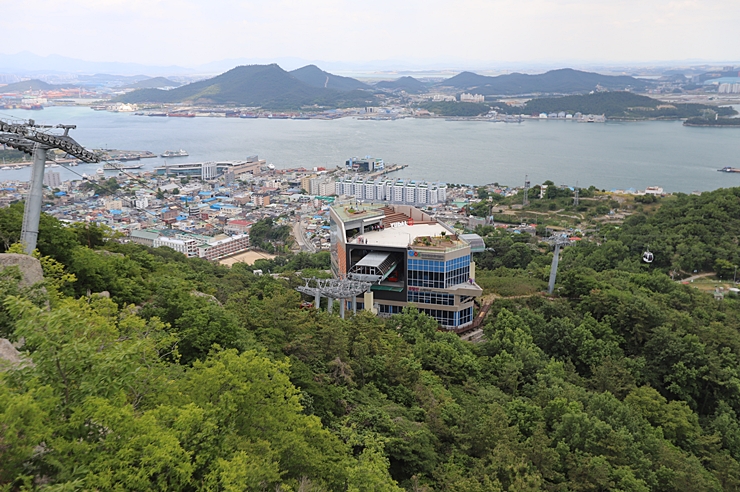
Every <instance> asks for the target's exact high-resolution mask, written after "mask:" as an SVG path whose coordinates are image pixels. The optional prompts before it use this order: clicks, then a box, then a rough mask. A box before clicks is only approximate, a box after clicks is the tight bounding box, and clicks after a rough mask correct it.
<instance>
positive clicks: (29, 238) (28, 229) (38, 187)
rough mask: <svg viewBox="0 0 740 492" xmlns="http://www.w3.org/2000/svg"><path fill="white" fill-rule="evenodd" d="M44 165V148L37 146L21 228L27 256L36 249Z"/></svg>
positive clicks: (34, 150)
mask: <svg viewBox="0 0 740 492" xmlns="http://www.w3.org/2000/svg"><path fill="white" fill-rule="evenodd" d="M45 165H46V148H45V147H42V146H40V145H37V146H36V148H34V149H33V167H32V168H31V187H30V189H29V190H28V196H26V203H25V205H24V209H23V227H22V229H21V243H22V244H23V247H24V248H25V250H26V253H28V254H29V255H30V254H31V253H33V250H34V249H36V242H37V240H38V237H39V221H40V220H41V202H42V201H43V199H44V166H45Z"/></svg>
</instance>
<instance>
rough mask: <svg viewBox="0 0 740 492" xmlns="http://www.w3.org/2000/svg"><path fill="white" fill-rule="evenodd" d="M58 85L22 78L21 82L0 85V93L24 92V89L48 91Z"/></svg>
mask: <svg viewBox="0 0 740 492" xmlns="http://www.w3.org/2000/svg"><path fill="white" fill-rule="evenodd" d="M57 87H58V86H55V85H52V84H47V83H46V82H44V81H42V80H24V81H23V82H15V83H13V84H8V85H6V86H4V87H0V93H2V94H6V93H8V92H26V91H49V90H52V89H55V88H57Z"/></svg>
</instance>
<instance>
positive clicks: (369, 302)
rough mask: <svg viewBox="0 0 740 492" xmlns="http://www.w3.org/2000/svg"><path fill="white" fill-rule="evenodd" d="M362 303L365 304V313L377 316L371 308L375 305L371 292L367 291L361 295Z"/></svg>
mask: <svg viewBox="0 0 740 492" xmlns="http://www.w3.org/2000/svg"><path fill="white" fill-rule="evenodd" d="M363 302H364V304H365V311H370V312H371V313H373V314H378V313H376V312H375V308H374V307H373V306H374V304H375V296H374V295H373V292H372V291H370V290H369V291H367V292H365V294H364V295H363Z"/></svg>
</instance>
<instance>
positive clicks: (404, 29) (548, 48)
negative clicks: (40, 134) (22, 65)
mask: <svg viewBox="0 0 740 492" xmlns="http://www.w3.org/2000/svg"><path fill="white" fill-rule="evenodd" d="M739 30H740V0H454V1H447V0H437V1H435V0H370V1H369V0H302V1H294V0H64V1H59V0H22V1H18V0H0V33H2V40H3V43H2V46H0V53H5V54H14V53H19V52H22V51H30V52H32V53H35V54H37V55H42V56H46V55H50V54H57V55H63V56H68V57H72V58H77V59H83V60H89V61H114V62H134V63H143V64H149V65H179V66H183V67H195V66H199V65H202V64H206V63H208V62H213V61H217V60H223V59H231V58H239V59H245V58H246V59H255V60H270V59H278V58H285V57H295V58H301V59H304V60H326V61H337V62H371V61H382V60H396V61H404V62H409V63H413V64H414V65H415V66H420V65H423V64H424V63H429V64H433V63H436V64H439V63H451V64H453V63H454V64H457V65H459V66H462V65H468V66H478V67H481V68H482V67H485V66H492V67H493V66H495V65H497V64H499V65H501V64H507V63H509V64H511V63H543V62H544V63H558V62H564V63H565V62H591V63H651V62H665V61H682V60H706V61H738V60H740V43H739V42H737V32H738V31H739Z"/></svg>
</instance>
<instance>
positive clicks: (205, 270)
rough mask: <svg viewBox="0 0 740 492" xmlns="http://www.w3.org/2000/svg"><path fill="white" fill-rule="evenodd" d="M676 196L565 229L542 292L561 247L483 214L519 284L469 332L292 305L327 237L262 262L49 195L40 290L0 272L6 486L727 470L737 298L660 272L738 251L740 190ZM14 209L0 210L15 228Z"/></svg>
mask: <svg viewBox="0 0 740 492" xmlns="http://www.w3.org/2000/svg"><path fill="white" fill-rule="evenodd" d="M663 200H665V199H661V201H660V202H659V203H658V205H659V208H658V210H657V212H655V213H652V212H651V213H650V214H647V215H646V214H642V213H638V214H636V215H634V216H633V217H632V218H630V219H629V220H628V221H626V222H625V223H624V224H623V225H622V226H621V227H620V228H615V227H614V226H604V227H603V228H602V230H600V231H598V234H595V235H594V240H589V239H588V238H585V239H584V240H582V241H580V242H579V243H578V244H577V245H574V246H570V247H567V248H565V249H564V252H563V259H562V261H561V269H560V272H559V276H558V282H557V284H556V293H557V295H556V296H554V297H552V298H549V297H545V296H543V295H540V293H539V292H537V291H538V290H539V289H541V288H542V286H543V285H544V283H545V281H546V279H547V275H548V271H549V265H550V262H551V260H552V253H551V252H550V251H549V248H547V247H546V246H544V245H538V244H536V240H535V239H534V238H532V237H531V236H529V235H527V234H511V233H509V232H507V231H502V230H498V229H496V230H494V229H493V228H491V227H487V228H480V229H479V230H478V232H479V233H480V234H481V235H483V236H484V240H485V241H486V245H487V247H488V250H487V251H486V252H484V253H480V254H477V256H476V263H477V265H478V266H479V269H480V270H481V271H480V272H479V278H480V282H481V284H482V285H484V287H485V288H486V289H487V292H497V291H498V292H499V294H503V295H511V296H516V297H513V298H504V299H499V300H497V301H496V302H495V303H494V304H493V307H492V310H491V312H490V314H489V316H488V318H487V319H486V321H485V323H484V334H485V336H484V341H483V342H481V343H477V344H472V343H469V342H464V341H462V340H461V339H460V338H459V337H458V336H456V335H454V334H451V333H446V332H442V331H439V330H438V329H437V323H436V322H435V321H434V320H433V319H431V318H429V317H427V316H424V315H420V314H419V313H418V312H416V311H415V310H414V309H408V310H406V311H405V312H404V313H402V314H400V315H396V316H393V317H391V318H388V319H383V318H378V317H375V316H371V315H369V314H367V313H364V312H363V313H358V315H357V316H354V317H350V318H348V319H346V320H342V319H340V318H339V317H338V316H337V315H336V313H337V311H338V309H335V310H334V313H335V314H333V315H330V314H328V313H327V312H326V311H320V312H317V311H316V310H313V309H301V307H300V306H301V301H302V300H303V299H302V298H301V296H300V295H299V294H298V293H297V292H296V291H295V290H294V287H295V286H297V285H302V284H303V282H302V281H301V280H300V279H299V278H298V277H296V276H294V275H293V274H292V273H291V272H290V271H289V269H305V268H327V267H328V258H327V254H326V253H322V254H320V255H319V256H310V255H305V254H301V255H297V256H294V257H290V258H285V257H282V258H278V259H276V260H274V261H273V262H267V263H265V264H261V265H257V266H255V267H261V266H264V267H265V269H267V267H268V266H270V267H271V268H274V270H273V271H278V270H279V271H280V272H281V273H280V277H281V278H272V277H270V276H255V275H253V274H252V272H251V268H250V267H248V266H246V265H243V264H235V265H234V266H233V267H231V268H227V267H223V266H219V265H217V264H214V263H209V262H206V261H203V260H199V259H187V258H186V257H185V256H183V255H182V254H179V253H176V252H174V251H172V250H168V249H166V248H157V249H149V248H145V247H143V246H139V245H135V244H120V243H118V242H116V241H114V240H110V239H108V235H109V233H108V232H107V231H106V230H105V229H102V228H99V227H96V226H94V225H82V224H74V225H72V226H64V225H62V224H61V223H59V222H58V221H56V220H55V219H53V218H51V217H48V216H43V217H42V221H41V227H40V236H39V251H40V256H41V261H42V266H43V268H44V272H45V277H46V282H45V289H44V290H39V289H33V288H23V287H20V286H19V284H18V280H17V279H18V276H17V272H14V271H13V270H12V269H10V270H6V271H5V272H4V273H3V276H2V281H0V288H2V297H3V299H4V302H3V304H2V306H1V307H0V336H5V337H8V338H10V339H12V340H15V341H17V340H20V339H21V338H22V339H24V340H25V350H27V357H29V359H30V361H32V362H33V364H30V363H26V364H25V365H22V366H16V367H15V368H8V367H7V366H6V368H5V370H4V372H0V487H2V488H4V489H6V490H101V491H102V490H162V491H164V490H167V491H172V490H182V491H201V490H202V491H207V490H208V491H210V490H283V491H287V490H293V491H298V490H301V491H329V490H331V491H353V492H354V491H394V490H408V491H428V492H431V491H450V492H451V491H466V492H467V491H473V492H476V491H480V492H483V491H486V492H487V491H507V492H514V491H517V492H519V491H532V492H534V491H540V490H545V491H562V492H566V491H607V490H621V491H634V492H648V491H677V492H679V491H680V492H686V491H692V492H693V491H699V492H702V491H720V490H727V491H731V490H738V488H740V463H739V460H740V420H739V419H738V414H739V413H740V385H738V384H737V382H738V381H740V331H739V330H740V301H739V300H738V299H737V298H736V297H735V296H734V295H728V296H726V297H725V299H724V300H722V301H717V300H715V299H714V298H713V297H712V296H711V295H708V294H704V293H702V292H700V291H698V290H696V289H693V288H692V287H690V286H689V285H682V284H681V283H679V282H673V281H672V280H671V279H670V278H669V276H668V275H667V273H668V272H669V270H670V269H671V268H674V266H676V265H680V266H681V268H705V267H710V268H711V267H712V266H715V265H717V264H718V262H719V260H724V261H726V262H728V263H729V264H730V265H732V264H737V263H738V261H739V260H740V258H739V257H738V246H737V244H738V231H740V228H738V227H737V226H738V224H736V222H737V221H738V219H737V217H740V213H738V212H740V189H729V190H718V191H716V192H712V193H705V194H703V195H702V196H698V197H697V196H684V195H681V196H678V197H676V198H675V199H673V200H668V201H663ZM21 222H22V207H20V206H18V205H14V206H11V207H10V208H5V209H0V238H2V240H3V242H4V245H5V247H6V248H7V247H10V246H11V245H12V244H13V243H15V242H16V241H17V239H18V235H19V231H20V227H21ZM646 241H649V242H650V249H651V250H654V251H655V262H653V264H652V265H646V264H644V263H641V261H640V256H641V254H642V251H643V247H644V243H645V242H646ZM12 248H13V249H15V248H17V247H15V246H14V247H12ZM719 266H720V267H724V268H726V266H727V265H725V264H723V263H719ZM103 290H106V291H108V292H109V293H110V299H108V298H105V297H102V296H98V295H95V294H94V293H95V292H100V291H103ZM88 292H92V293H93V294H92V295H89V294H88ZM30 361H29V362H30Z"/></svg>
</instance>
